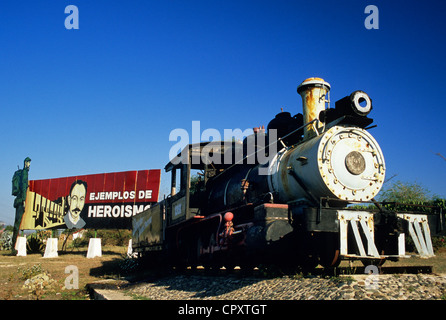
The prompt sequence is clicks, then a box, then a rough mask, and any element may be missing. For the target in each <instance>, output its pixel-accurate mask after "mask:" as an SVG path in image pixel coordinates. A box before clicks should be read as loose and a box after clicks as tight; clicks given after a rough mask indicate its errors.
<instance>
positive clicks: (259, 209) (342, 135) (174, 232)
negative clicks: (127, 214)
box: [132, 78, 439, 268]
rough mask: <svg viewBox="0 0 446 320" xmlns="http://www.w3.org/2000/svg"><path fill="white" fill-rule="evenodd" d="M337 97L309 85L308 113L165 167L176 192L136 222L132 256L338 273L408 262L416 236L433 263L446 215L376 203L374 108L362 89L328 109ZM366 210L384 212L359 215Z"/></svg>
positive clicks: (304, 86) (380, 159) (322, 86)
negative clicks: (356, 265)
mask: <svg viewBox="0 0 446 320" xmlns="http://www.w3.org/2000/svg"><path fill="white" fill-rule="evenodd" d="M329 91H330V84H329V83H327V82H326V81H324V80H323V79H320V78H309V79H306V80H305V81H303V82H302V83H301V84H300V85H299V86H298V88H297V92H298V93H299V94H300V95H301V96H302V101H303V113H302V114H297V115H295V116H291V114H290V113H288V112H281V113H279V114H277V115H276V117H275V118H274V119H272V120H271V121H270V123H269V124H268V126H267V129H266V131H265V130H264V129H262V128H256V130H254V134H253V135H251V136H248V137H246V138H245V139H244V141H242V142H240V141H230V142H229V141H225V142H224V141H221V142H220V141H219V142H215V141H213V142H202V143H197V144H190V145H187V146H186V147H185V148H184V150H182V152H181V153H180V154H179V155H178V156H177V157H176V158H175V159H172V160H171V161H170V162H169V163H168V164H167V165H166V167H165V170H166V172H171V178H172V179H171V194H170V195H169V196H168V197H166V198H165V199H163V200H162V201H160V202H158V203H157V204H156V205H154V206H152V207H151V208H150V209H148V210H146V211H144V212H142V213H140V214H138V215H136V216H134V217H133V219H132V223H133V235H132V247H133V250H134V251H135V252H137V253H138V254H139V255H140V256H149V257H160V258H163V259H166V261H169V262H171V263H172V264H174V265H182V266H187V265H190V266H194V265H204V266H217V267H218V266H225V267H226V268H231V267H234V266H236V265H239V266H255V265H257V264H259V263H276V264H285V265H292V266H296V265H300V266H303V267H306V268H313V267H316V266H317V265H318V264H321V265H322V266H324V267H333V266H336V265H338V264H339V262H340V261H341V260H343V259H344V260H346V259H360V260H362V261H363V262H364V263H366V264H370V263H372V262H373V263H377V262H379V263H382V262H383V261H385V259H399V258H401V257H406V256H407V255H406V252H405V246H404V244H405V241H404V238H405V236H406V235H407V236H410V237H412V239H413V242H414V244H415V246H416V248H417V250H418V254H419V255H421V256H424V257H430V256H433V255H434V253H433V249H432V241H431V233H434V232H436V231H438V230H437V229H438V223H437V222H438V221H437V220H438V219H439V217H438V216H431V215H427V214H421V213H419V212H395V211H392V212H389V211H387V210H385V209H383V207H382V206H380V205H379V204H378V203H377V202H376V201H375V200H374V197H375V196H376V195H377V194H378V192H379V191H380V189H381V187H382V186H383V183H384V177H385V171H386V166H385V162H384V156H383V153H382V151H381V149H380V146H379V144H378V143H377V141H376V140H375V139H374V138H373V136H372V135H371V134H370V133H369V132H368V128H370V126H371V124H372V122H373V120H372V119H371V118H369V117H368V114H369V113H370V111H371V110H372V100H371V99H370V97H369V96H368V95H367V94H366V93H365V92H363V91H355V92H353V93H352V94H351V95H349V96H346V97H345V98H343V99H341V100H339V101H337V102H336V103H335V107H334V108H327V107H326V105H327V103H328V102H329V98H328V97H329ZM194 172H196V173H198V175H194V174H193V173H194ZM359 202H366V203H375V204H376V206H377V207H378V208H379V210H376V211H375V210H365V209H364V210H363V209H352V206H351V205H352V204H355V203H359Z"/></svg>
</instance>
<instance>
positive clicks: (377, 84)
mask: <svg viewBox="0 0 446 320" xmlns="http://www.w3.org/2000/svg"><path fill="white" fill-rule="evenodd" d="M371 4H372V5H376V6H377V7H378V9H379V29H377V30H367V29H366V28H365V26H364V20H365V19H366V17H367V14H365V13H364V9H365V7H366V6H367V5H371ZM68 5H76V6H77V7H78V9H79V29H78V30H67V29H66V28H65V26H64V21H65V18H66V17H67V16H68V14H65V13H64V10H65V7H66V6H68ZM445 14H446V2H444V1H439V0H437V1H432V0H428V1H397V0H395V1H388V0H387V1H375V0H341V1H328V0H321V1H314V2H312V1H259V0H255V1H254V0H253V1H248V0H247V1H232V0H224V1H217V0H212V1H209V0H206V1H188V0H181V1H178V0H166V1H164V0H158V1H149V0H145V1H137V0H133V1H113V0H107V1H105V0H97V1H93V0H90V1H86V0H69V1H62V0H57V1H54V0H46V1H44V0H36V1H23V0H14V1H13V0H4V1H2V2H1V3H0V43H1V46H0V72H1V77H0V108H1V109H0V110H1V117H0V149H1V156H0V220H3V221H5V222H7V223H10V224H11V223H12V222H13V219H14V208H13V207H12V203H13V197H12V196H11V195H10V194H11V177H12V174H13V172H14V170H15V169H16V168H17V165H20V167H22V164H23V159H24V158H25V157H26V156H29V157H31V159H32V163H31V171H30V175H29V177H30V179H31V180H35V179H47V178H56V177H64V176H72V175H79V174H91V173H102V172H114V171H127V170H141V169H155V168H164V165H165V164H166V163H167V162H168V160H169V157H168V156H169V150H170V148H171V147H172V146H173V145H174V142H171V141H169V134H170V132H171V131H172V130H173V129H175V128H183V129H186V130H188V131H190V130H191V126H192V121H200V125H201V128H202V130H204V129H206V128H215V129H217V130H220V132H223V130H224V129H225V128H228V129H235V128H241V129H243V130H244V129H246V128H252V127H255V126H259V125H265V126H266V125H267V124H268V122H269V121H270V119H272V118H273V117H274V116H275V114H276V113H278V112H279V111H280V108H284V110H285V111H289V112H291V113H292V114H295V113H298V112H302V107H301V98H300V96H299V95H298V94H297V93H296V87H297V86H298V84H300V83H301V82H302V81H303V80H304V79H306V78H308V77H312V76H318V77H322V78H324V79H325V80H326V81H328V82H329V83H330V84H331V88H332V89H331V100H332V106H334V102H335V101H336V100H338V99H341V98H343V97H344V96H346V95H349V94H350V93H351V92H352V91H354V90H364V91H365V92H367V93H368V94H369V95H370V97H371V98H372V99H373V106H374V109H373V111H372V113H371V114H370V116H371V117H372V118H374V119H375V124H377V125H378V127H377V128H375V129H372V130H371V133H372V134H373V135H374V137H375V138H376V140H377V141H378V142H379V144H380V146H381V148H382V150H383V152H384V156H385V160H386V165H387V177H390V176H392V175H394V174H397V177H396V178H395V179H400V180H403V181H409V182H414V181H416V182H418V183H420V184H422V185H423V186H425V187H426V188H428V189H429V190H431V191H432V193H435V194H438V195H440V196H442V197H446V188H445V186H444V181H445V180H446V161H445V160H443V159H442V158H440V157H439V156H436V155H435V154H434V153H437V152H439V153H441V154H443V155H444V156H446V144H445V138H446V134H445V131H444V129H443V122H444V119H446V102H445V100H444V92H445V88H444V84H445V81H444V79H445V71H446V59H445V57H446V41H445V39H446V37H445V36H446V22H445V20H444V16H445ZM166 178H167V176H166V175H163V176H162V179H163V182H162V187H161V192H168V188H167V183H166V181H167V179H166Z"/></svg>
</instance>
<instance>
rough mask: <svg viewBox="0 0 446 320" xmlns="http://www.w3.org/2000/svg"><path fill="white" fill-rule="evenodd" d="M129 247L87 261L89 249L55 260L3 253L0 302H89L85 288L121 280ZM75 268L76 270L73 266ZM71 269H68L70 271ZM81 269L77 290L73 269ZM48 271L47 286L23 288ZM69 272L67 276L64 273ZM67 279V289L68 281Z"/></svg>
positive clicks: (104, 250)
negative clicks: (31, 279) (28, 279)
mask: <svg viewBox="0 0 446 320" xmlns="http://www.w3.org/2000/svg"><path fill="white" fill-rule="evenodd" d="M126 252H127V247H111V246H104V247H103V248H102V257H95V258H91V259H90V258H87V257H86V256H87V248H85V249H79V250H74V251H67V252H60V251H59V256H58V257H56V258H43V256H42V254H27V256H25V257H17V256H11V254H10V252H6V251H0V300H86V299H89V295H88V292H87V290H86V287H85V286H86V285H87V284H88V283H91V282H94V281H98V280H101V279H107V278H114V279H115V278H119V277H120V274H119V271H120V270H121V268H120V267H119V264H120V263H122V261H123V260H124V256H125V253H126ZM73 266H74V267H73ZM67 267H68V268H67ZM75 268H77V270H78V285H77V287H78V289H76V288H75V287H76V285H75V282H74V281H73V280H72V279H73V277H74V271H73V270H74V269H75ZM42 271H45V272H46V273H48V274H49V279H50V280H49V281H47V282H48V283H44V287H43V288H42V289H40V288H39V287H37V288H33V287H31V288H29V287H28V288H26V287H25V288H24V287H23V286H24V284H25V282H26V279H27V278H30V277H31V276H33V275H36V274H38V273H41V272H42ZM66 271H67V273H65V272H66ZM67 277H68V278H69V279H68V286H69V287H71V288H70V289H66V288H65V287H66V286H65V282H66V279H67Z"/></svg>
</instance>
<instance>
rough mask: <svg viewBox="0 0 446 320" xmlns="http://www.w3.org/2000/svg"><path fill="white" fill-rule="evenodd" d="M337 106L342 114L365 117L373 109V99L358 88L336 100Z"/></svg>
mask: <svg viewBox="0 0 446 320" xmlns="http://www.w3.org/2000/svg"><path fill="white" fill-rule="evenodd" d="M335 106H336V109H337V110H338V111H339V112H340V113H341V114H345V115H354V116H361V117H364V116H366V115H368V114H369V113H370V111H372V99H370V97H369V95H368V94H367V93H365V92H364V91H361V90H357V91H354V92H353V93H352V94H351V95H349V96H347V97H344V98H342V99H341V100H338V101H336V103H335Z"/></svg>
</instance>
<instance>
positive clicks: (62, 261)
mask: <svg viewBox="0 0 446 320" xmlns="http://www.w3.org/2000/svg"><path fill="white" fill-rule="evenodd" d="M126 252H127V247H113V246H104V247H103V248H102V257H96V258H92V259H88V258H87V257H86V255H87V248H83V249H77V250H74V251H67V252H60V251H59V256H58V257H56V258H43V256H42V254H28V255H27V256H25V257H17V256H11V255H10V252H5V251H0V300H88V299H90V297H89V293H88V292H87V289H86V285H87V284H88V283H92V282H95V281H98V280H104V279H119V278H121V279H122V274H120V272H122V270H123V268H122V265H123V262H124V261H125V259H124V258H125V254H126ZM414 265H417V266H420V265H422V266H433V272H434V273H436V274H440V273H442V274H446V248H443V249H441V250H438V251H437V252H436V256H435V257H433V258H430V259H421V258H409V259H402V260H400V261H398V262H391V261H387V262H386V263H385V265H384V266H385V267H387V266H414ZM73 266H74V267H76V268H77V270H78V289H75V288H72V289H71V288H70V289H66V288H65V285H66V280H67V277H71V276H72V275H73V274H72V273H70V269H71V270H72V269H73ZM342 266H344V267H347V266H349V262H346V261H344V262H342V263H341V267H342ZM350 266H351V267H355V266H362V263H361V262H354V263H352V264H350ZM67 267H68V268H67ZM66 269H67V273H66ZM42 271H45V272H46V273H48V274H49V279H50V280H49V282H50V283H45V287H44V288H43V289H39V288H29V287H28V288H26V287H24V285H25V282H26V279H27V278H30V277H31V276H33V275H35V274H37V273H41V272H42ZM70 284H71V285H72V286H73V282H71V281H70V282H69V285H70Z"/></svg>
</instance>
